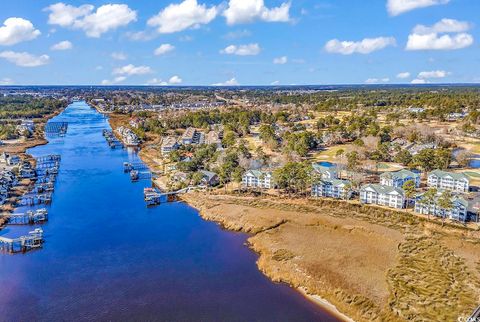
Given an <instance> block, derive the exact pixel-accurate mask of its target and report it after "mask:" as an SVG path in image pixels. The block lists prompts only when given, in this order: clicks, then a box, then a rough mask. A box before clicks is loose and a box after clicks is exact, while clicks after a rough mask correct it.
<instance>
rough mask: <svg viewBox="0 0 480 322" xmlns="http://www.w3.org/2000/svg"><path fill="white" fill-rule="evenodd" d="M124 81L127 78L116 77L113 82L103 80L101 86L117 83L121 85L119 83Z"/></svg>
mask: <svg viewBox="0 0 480 322" xmlns="http://www.w3.org/2000/svg"><path fill="white" fill-rule="evenodd" d="M126 79H127V77H125V76H117V77H115V78H114V79H113V80H108V79H104V80H103V81H102V85H113V84H118V83H121V82H123V81H125V80H126Z"/></svg>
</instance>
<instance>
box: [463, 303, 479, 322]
mask: <svg viewBox="0 0 480 322" xmlns="http://www.w3.org/2000/svg"><path fill="white" fill-rule="evenodd" d="M466 321H471V322H477V321H480V305H479V306H478V307H477V309H476V310H475V311H473V313H472V315H471V316H470V317H469V318H468V319H467V320H466Z"/></svg>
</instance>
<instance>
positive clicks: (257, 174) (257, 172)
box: [245, 170, 272, 178]
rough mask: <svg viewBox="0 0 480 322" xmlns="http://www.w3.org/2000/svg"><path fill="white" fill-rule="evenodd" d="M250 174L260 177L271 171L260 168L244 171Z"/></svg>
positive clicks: (267, 174) (269, 174)
mask: <svg viewBox="0 0 480 322" xmlns="http://www.w3.org/2000/svg"><path fill="white" fill-rule="evenodd" d="M248 174H251V175H253V176H254V177H257V178H260V177H261V176H271V175H272V173H271V172H269V171H261V170H248V171H247V172H245V175H248Z"/></svg>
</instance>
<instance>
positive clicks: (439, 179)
mask: <svg viewBox="0 0 480 322" xmlns="http://www.w3.org/2000/svg"><path fill="white" fill-rule="evenodd" d="M427 185H428V186H429V187H435V188H438V189H446V190H452V191H455V192H468V191H469V189H470V180H469V179H468V177H467V176H466V175H465V174H463V173H454V172H447V171H442V170H434V171H432V172H430V173H429V174H428V179H427Z"/></svg>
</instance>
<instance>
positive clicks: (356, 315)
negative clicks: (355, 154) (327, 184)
mask: <svg viewBox="0 0 480 322" xmlns="http://www.w3.org/2000/svg"><path fill="white" fill-rule="evenodd" d="M186 201H187V202H189V203H190V204H192V205H193V206H195V207H197V208H198V209H200V212H201V215H202V216H203V217H204V218H206V219H209V220H213V221H216V222H219V223H221V224H222V225H223V226H224V227H226V228H228V229H233V230H237V231H244V232H249V233H251V234H253V236H252V237H251V238H250V239H249V243H250V245H251V247H252V249H253V250H255V251H256V252H258V253H259V254H260V257H259V260H258V267H259V269H260V270H261V271H262V272H264V273H265V274H266V275H267V276H269V277H270V278H271V279H272V280H274V281H281V282H286V283H288V284H290V285H292V286H293V287H297V288H300V287H302V288H305V289H306V290H307V292H308V293H310V294H317V295H319V296H321V297H322V298H325V299H326V300H328V301H329V302H330V303H332V304H333V305H335V306H336V307H337V308H338V309H339V310H340V311H341V312H344V313H345V314H347V315H348V316H350V317H352V318H353V319H355V320H357V321H396V320H398V321H403V320H415V321H432V320H433V321H440V320H441V321H452V320H456V318H457V317H459V316H462V315H463V316H464V315H466V314H468V313H471V311H472V310H473V309H474V307H475V306H476V305H478V303H476V302H478V299H479V296H480V282H479V281H480V259H479V254H480V243H479V242H478V241H479V240H480V232H479V231H474V230H471V229H467V228H461V227H456V226H454V225H446V226H444V227H442V226H441V224H440V223H438V224H437V223H435V222H430V221H427V220H425V219H422V218H419V217H416V216H413V215H411V214H409V213H405V212H397V211H394V210H386V209H382V208H376V207H369V206H364V205H360V204H351V203H345V202H340V201H334V200H325V199H321V200H308V201H307V200H302V199H298V200H289V199H282V198H272V197H268V198H267V197H265V198H263V199H262V198H258V197H257V198H254V197H239V196H231V195H230V196H225V195H206V196H205V195H200V194H198V195H188V196H186Z"/></svg>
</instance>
